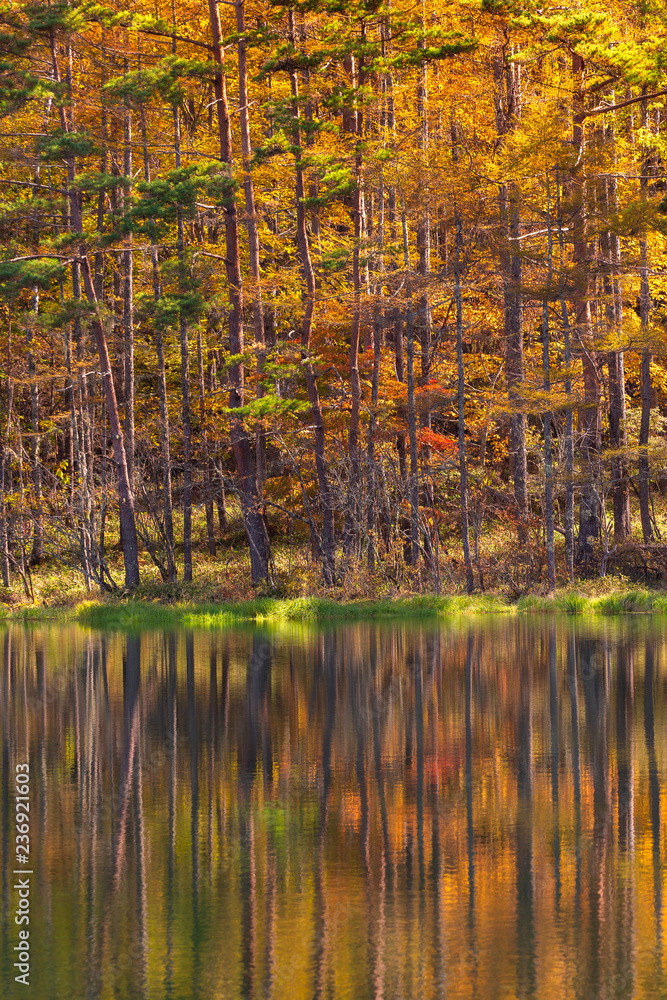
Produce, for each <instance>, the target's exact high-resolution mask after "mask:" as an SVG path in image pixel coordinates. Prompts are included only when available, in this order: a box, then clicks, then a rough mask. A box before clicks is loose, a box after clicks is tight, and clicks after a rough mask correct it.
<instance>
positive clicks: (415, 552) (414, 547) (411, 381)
mask: <svg viewBox="0 0 667 1000" xmlns="http://www.w3.org/2000/svg"><path fill="white" fill-rule="evenodd" d="M406 327H407V335H408V336H407V347H408V351H407V355H408V434H409V438H410V539H411V547H410V561H411V563H412V565H413V566H416V565H417V563H418V562H419V455H418V452H417V409H416V406H415V336H414V317H413V314H412V291H411V290H409V291H408V308H407V318H406Z"/></svg>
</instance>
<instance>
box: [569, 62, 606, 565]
mask: <svg viewBox="0 0 667 1000" xmlns="http://www.w3.org/2000/svg"><path fill="white" fill-rule="evenodd" d="M583 71H584V61H583V59H582V58H581V57H580V56H578V55H574V56H573V57H572V76H573V85H574V96H573V120H572V139H573V145H574V148H575V150H577V152H578V158H577V161H578V163H579V164H581V166H579V167H578V173H577V175H576V176H575V178H574V181H573V188H574V196H575V202H578V204H577V207H576V213H575V216H574V218H573V220H572V228H573V230H574V232H573V247H572V256H573V260H574V264H575V267H576V268H578V272H579V273H578V275H577V285H578V286H579V287H580V288H582V289H583V294H582V293H581V292H577V293H576V298H575V301H574V309H575V331H576V334H577V338H578V340H579V343H580V346H581V355H582V359H581V360H582V367H583V374H584V407H583V410H582V411H580V413H579V423H580V429H581V433H582V441H581V455H582V470H581V488H580V500H579V535H578V538H577V561H578V562H579V563H583V564H584V565H586V564H587V563H588V562H589V561H590V558H591V556H592V554H593V546H594V545H595V543H596V542H597V539H598V537H599V534H600V496H599V478H600V468H599V464H600V446H601V435H602V420H601V409H600V403H601V378H600V371H599V360H598V356H597V352H596V350H595V348H594V345H593V335H592V324H591V310H590V295H589V288H590V275H589V271H588V263H587V259H586V257H587V249H586V239H587V212H586V178H585V165H584V161H585V134H584V121H585V118H584V96H583Z"/></svg>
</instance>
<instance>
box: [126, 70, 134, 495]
mask: <svg viewBox="0 0 667 1000" xmlns="http://www.w3.org/2000/svg"><path fill="white" fill-rule="evenodd" d="M128 65H129V64H128V60H127V59H126V60H125V72H126V73H127V69H128ZM126 105H127V102H126ZM124 127H125V135H124V151H123V153H124V155H123V176H124V177H125V181H126V183H127V184H128V185H129V184H130V183H131V181H132V118H131V115H130V109H129V107H128V106H126V108H125V123H124ZM128 198H129V187H128V188H127V189H126V190H125V191H124V194H123V207H124V208H126V205H127V200H128ZM133 278H134V275H133V263H132V233H131V232H130V233H128V235H127V236H126V237H125V250H124V251H123V333H124V341H125V343H124V347H125V351H124V354H125V452H126V454H127V472H128V475H129V477H130V482H131V483H132V484H133V485H134V447H135V446H134V401H135V387H134V288H133V283H134V282H133Z"/></svg>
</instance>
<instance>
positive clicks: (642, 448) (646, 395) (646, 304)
mask: <svg viewBox="0 0 667 1000" xmlns="http://www.w3.org/2000/svg"><path fill="white" fill-rule="evenodd" d="M642 93H643V94H645V93H646V87H644V89H643V91H642ZM641 108H642V128H644V129H645V128H646V127H647V124H648V109H647V102H646V100H645V99H644V100H643V101H642V104H641ZM648 169H649V159H648V157H645V158H644V161H643V163H642V166H641V181H640V186H641V197H642V200H645V199H646V194H647V189H648ZM639 255H640V267H639V282H640V284H639V316H640V321H641V328H642V336H643V340H644V343H643V345H642V361H641V364H642V412H641V424H640V427H639V516H640V518H641V522H642V536H643V538H644V543H645V544H648V543H649V542H652V541H653V537H654V536H653V523H652V521H651V493H650V480H649V459H648V442H649V433H650V428H651V350H650V347H649V345H648V337H649V331H648V324H649V319H650V315H651V290H650V287H649V280H648V244H647V240H646V237H645V236H643V237H642V238H641V239H640V241H639Z"/></svg>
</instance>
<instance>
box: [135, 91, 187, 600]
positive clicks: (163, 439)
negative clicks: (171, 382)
mask: <svg viewBox="0 0 667 1000" xmlns="http://www.w3.org/2000/svg"><path fill="white" fill-rule="evenodd" d="M141 141H142V146H143V157H144V180H146V181H149V180H150V167H149V159H148V140H147V136H146V115H145V112H144V107H143V105H142V106H141ZM151 266H152V272H153V298H154V299H155V301H156V302H157V301H158V300H159V298H160V295H161V291H160V267H159V262H158V250H157V246H156V245H155V243H154V242H153V241H152V240H151ZM155 351H156V354H157V363H158V364H157V376H158V399H159V402H160V459H161V464H162V516H163V521H164V524H163V530H164V544H165V552H166V559H167V578H168V580H169V582H170V583H176V580H177V579H178V574H177V572H176V554H175V543H174V514H173V507H172V486H171V440H170V434H171V431H170V426H169V405H168V403H167V370H166V364H165V357H164V339H163V335H162V325H161V324H160V323H159V322H158V323H156V324H155Z"/></svg>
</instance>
